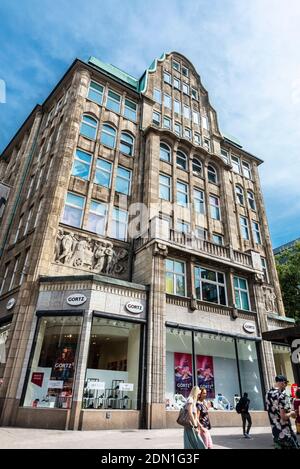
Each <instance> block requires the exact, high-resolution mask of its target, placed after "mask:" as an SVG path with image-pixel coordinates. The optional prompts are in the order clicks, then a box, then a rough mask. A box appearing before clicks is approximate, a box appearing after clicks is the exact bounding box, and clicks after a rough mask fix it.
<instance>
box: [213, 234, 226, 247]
mask: <svg viewBox="0 0 300 469" xmlns="http://www.w3.org/2000/svg"><path fill="white" fill-rule="evenodd" d="M212 240H213V243H215V244H218V245H219V246H223V244H224V238H223V236H221V235H218V234H215V233H214V234H213V236H212Z"/></svg>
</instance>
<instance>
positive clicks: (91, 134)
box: [80, 122, 96, 140]
mask: <svg viewBox="0 0 300 469" xmlns="http://www.w3.org/2000/svg"><path fill="white" fill-rule="evenodd" d="M80 133H81V135H83V136H84V137H88V138H91V139H93V140H94V139H95V138H96V128H95V127H92V126H90V125H88V124H86V123H85V122H82V123H81V127H80Z"/></svg>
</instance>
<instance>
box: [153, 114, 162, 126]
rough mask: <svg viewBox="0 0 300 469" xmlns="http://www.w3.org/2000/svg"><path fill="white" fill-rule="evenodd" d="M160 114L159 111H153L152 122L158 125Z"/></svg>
mask: <svg viewBox="0 0 300 469" xmlns="http://www.w3.org/2000/svg"><path fill="white" fill-rule="evenodd" d="M160 119H161V115H160V113H159V112H156V111H153V114H152V122H153V124H156V125H160Z"/></svg>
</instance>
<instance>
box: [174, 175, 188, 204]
mask: <svg viewBox="0 0 300 469" xmlns="http://www.w3.org/2000/svg"><path fill="white" fill-rule="evenodd" d="M181 186H184V188H182V187H181ZM178 194H183V195H184V197H185V200H186V202H185V203H184V204H182V203H181V202H180V201H178ZM176 203H177V205H180V206H181V207H188V206H189V185H188V184H187V183H186V182H183V181H177V182H176Z"/></svg>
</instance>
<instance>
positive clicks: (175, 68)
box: [172, 60, 180, 72]
mask: <svg viewBox="0 0 300 469" xmlns="http://www.w3.org/2000/svg"><path fill="white" fill-rule="evenodd" d="M172 65H173V68H174V70H176V71H177V72H180V63H179V62H176V60H173V62H172Z"/></svg>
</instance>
